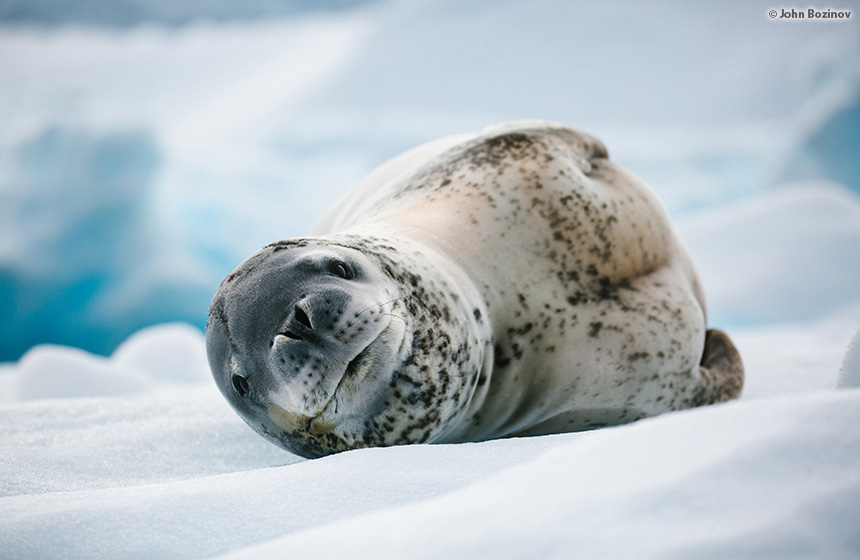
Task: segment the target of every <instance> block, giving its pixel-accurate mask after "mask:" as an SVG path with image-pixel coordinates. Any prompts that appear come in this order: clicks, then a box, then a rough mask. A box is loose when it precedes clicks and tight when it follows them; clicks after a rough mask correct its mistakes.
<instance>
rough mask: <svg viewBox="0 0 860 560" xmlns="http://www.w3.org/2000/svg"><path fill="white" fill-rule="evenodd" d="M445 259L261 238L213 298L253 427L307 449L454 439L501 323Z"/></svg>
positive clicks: (233, 396) (222, 384) (373, 246)
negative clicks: (471, 300) (468, 294)
mask: <svg viewBox="0 0 860 560" xmlns="http://www.w3.org/2000/svg"><path fill="white" fill-rule="evenodd" d="M442 268H444V267H442V266H440V265H439V264H438V263H435V262H433V261H432V260H430V259H428V258H427V257H426V255H422V254H421V253H420V252H416V251H410V250H408V249H407V248H405V247H403V246H401V247H400V248H399V249H394V247H392V246H391V245H389V242H387V241H383V240H372V239H365V238H359V237H356V236H346V235H343V236H340V238H339V240H338V241H337V242H334V241H332V240H326V239H325V238H307V239H297V240H288V241H283V242H279V243H275V244H273V245H271V246H269V247H267V248H265V249H263V250H262V251H260V252H259V253H257V254H255V255H254V256H252V257H251V258H249V259H248V260H247V261H245V262H244V263H242V264H241V265H240V266H239V267H238V268H237V269H236V270H235V271H234V272H233V273H232V274H231V275H230V276H228V277H227V278H226V279H225V280H224V282H223V283H222V284H221V286H220V288H219V289H218V292H217V293H216V294H215V298H214V299H213V301H212V307H211V309H210V312H209V321H208V324H207V328H206V350H207V354H208V357H209V366H210V368H211V369H212V374H213V376H214V377H215V382H216V383H217V385H218V388H219V389H220V390H221V392H222V393H223V394H224V396H225V397H226V398H227V400H228V401H229V402H230V404H231V405H232V406H233V408H235V409H236V411H237V412H238V413H239V415H240V416H241V417H242V418H243V419H244V420H245V421H246V422H247V423H248V424H249V425H250V426H251V427H252V428H253V429H254V430H256V431H257V432H258V433H260V434H261V435H263V436H264V437H266V438H267V439H269V440H270V441H272V442H274V443H276V444H277V445H280V446H281V447H284V448H285V449H287V450H289V451H292V452H293V453H297V454H299V455H302V456H305V457H319V456H322V455H327V454H330V453H335V452H338V451H344V450H347V449H353V448H357V447H370V446H386V445H401V444H409V443H422V442H432V441H435V440H437V439H440V438H443V437H444V435H445V434H446V433H448V432H449V431H450V429H451V428H452V426H454V425H456V423H457V422H458V421H459V419H460V418H462V417H463V416H464V415H465V412H464V411H465V410H466V405H467V403H468V402H469V400H470V398H471V395H472V394H473V392H474V390H475V387H476V384H477V383H478V380H479V374H480V371H481V367H482V364H483V357H484V348H485V347H486V346H487V342H486V340H485V339H486V337H487V333H488V332H489V325H488V323H487V322H486V320H485V318H484V316H483V315H481V314H480V313H478V312H477V311H476V310H475V309H473V308H472V306H471V305H468V304H466V298H464V297H463V296H462V293H460V292H459V290H458V288H457V286H456V285H455V284H454V283H453V282H452V281H451V278H450V277H448V276H447V274H446V273H445V272H444V271H443V270H442ZM476 333H484V334H482V335H481V336H480V337H479V336H478V334H476Z"/></svg>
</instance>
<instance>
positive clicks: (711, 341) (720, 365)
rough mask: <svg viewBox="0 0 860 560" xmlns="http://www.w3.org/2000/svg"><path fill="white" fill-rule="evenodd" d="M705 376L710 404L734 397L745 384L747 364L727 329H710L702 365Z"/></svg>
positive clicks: (705, 402)
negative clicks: (745, 364) (744, 363)
mask: <svg viewBox="0 0 860 560" xmlns="http://www.w3.org/2000/svg"><path fill="white" fill-rule="evenodd" d="M699 374H700V375H701V376H702V380H703V384H704V387H703V390H704V395H703V402H701V403H696V404H697V405H698V404H711V403H717V402H722V401H728V400H731V399H735V398H737V397H738V396H740V394H741V390H742V389H743V386H744V365H743V362H742V361H741V355H740V353H738V350H737V348H735V345H734V344H733V343H732V341H731V339H730V338H729V337H728V335H727V334H726V333H724V332H723V331H720V330H717V329H708V332H707V333H705V350H704V352H703V353H702V361H701V363H700V365H699Z"/></svg>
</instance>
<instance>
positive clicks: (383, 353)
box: [258, 324, 406, 457]
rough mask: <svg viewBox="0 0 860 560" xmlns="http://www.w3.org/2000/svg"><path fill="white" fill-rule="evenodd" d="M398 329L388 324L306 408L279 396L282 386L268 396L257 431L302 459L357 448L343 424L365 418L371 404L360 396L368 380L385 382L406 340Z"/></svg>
mask: <svg viewBox="0 0 860 560" xmlns="http://www.w3.org/2000/svg"><path fill="white" fill-rule="evenodd" d="M402 331H403V329H399V328H397V327H396V326H393V325H391V324H389V325H388V326H387V327H386V328H385V329H384V330H383V331H382V332H381V333H380V334H379V335H378V336H377V337H376V338H375V339H373V340H372V341H371V342H370V343H369V344H368V345H367V346H365V347H364V348H363V349H362V350H361V351H359V352H358V354H356V355H355V357H353V358H352V359H351V360H350V361H349V362H348V363H347V364H346V366H345V368H344V369H343V371H342V374H341V376H340V379H339V380H338V382H337V385H336V386H335V387H334V389H333V390H332V391H331V393H330V394H329V395H328V398H325V399H324V400H320V401H317V403H318V404H316V405H315V406H314V407H313V408H312V409H308V408H307V406H299V405H298V404H294V403H295V402H296V401H295V400H294V399H290V398H285V396H286V394H287V393H286V391H285V390H282V391H280V392H279V393H276V394H274V395H271V396H270V398H269V399H268V400H267V401H266V402H264V403H263V405H264V407H265V410H266V413H267V418H265V419H264V421H263V426H261V429H260V430H258V431H260V432H261V433H263V434H264V435H265V436H266V437H267V438H268V439H270V440H272V441H274V442H275V443H277V444H278V445H279V446H281V447H284V448H285V449H287V450H289V451H292V452H294V453H298V454H300V455H303V456H305V457H321V456H324V455H329V454H332V453H338V452H340V451H345V450H347V449H351V448H353V447H357V446H360V445H357V444H356V442H355V441H353V440H354V439H355V438H352V437H350V436H349V435H348V434H347V433H345V432H346V431H348V429H346V428H345V424H349V422H350V419H354V418H355V417H357V416H359V417H364V416H366V414H367V413H368V412H369V411H368V410H365V409H366V408H368V407H372V399H371V400H368V399H367V398H366V392H367V390H368V383H370V384H372V385H377V386H381V385H384V386H387V385H388V384H389V380H390V379H391V377H392V375H393V374H394V371H395V370H396V367H397V362H398V360H397V359H398V357H399V355H400V353H401V352H402V350H403V345H404V341H405V339H406V337H405V333H404V332H402ZM370 380H374V381H376V382H379V383H378V384H377V383H372V382H371V381H370ZM357 394H361V395H362V397H361V399H358V400H356V399H355V396H356V395H357ZM267 424H269V425H268V426H267Z"/></svg>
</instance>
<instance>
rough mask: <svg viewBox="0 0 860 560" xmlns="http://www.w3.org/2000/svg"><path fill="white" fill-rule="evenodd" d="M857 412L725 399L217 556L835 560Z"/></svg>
mask: <svg viewBox="0 0 860 560" xmlns="http://www.w3.org/2000/svg"><path fill="white" fill-rule="evenodd" d="M858 405H860V392H858V391H856V390H855V391H850V392H846V393H844V394H834V393H827V394H817V395H814V396H804V397H803V398H791V399H788V398H787V399H784V400H775V401H771V402H769V403H767V405H765V406H752V405H750V404H749V403H735V404H730V405H725V406H716V407H710V408H709V409H703V410H697V411H690V412H682V413H676V414H670V415H665V416H662V417H660V418H657V419H652V420H647V421H642V422H639V423H637V424H634V425H631V426H626V427H622V428H617V429H611V430H600V431H598V432H592V433H589V434H586V435H581V436H578V437H571V438H569V439H568V440H567V441H565V442H564V443H563V444H561V445H559V446H557V447H556V448H555V449H551V450H549V451H547V452H545V453H543V454H542V455H541V456H539V457H537V458H536V459H533V460H531V461H529V462H527V463H525V464H523V465H520V466H518V467H514V468H512V469H510V470H508V471H505V472H502V473H499V474H497V475H495V476H491V477H488V478H486V479H485V480H483V481H482V482H480V483H477V484H474V485H472V486H470V487H468V488H465V489H463V490H459V491H454V492H451V493H449V494H447V495H444V496H441V497H439V498H436V499H432V500H427V501H423V502H420V503H417V504H412V505H406V506H401V507H396V508H391V509H387V510H384V511H381V512H378V513H374V514H369V515H365V516H362V517H359V518H356V519H349V520H344V521H340V522H335V523H330V524H324V525H322V526H320V527H315V528H313V529H310V530H307V531H302V532H298V533H296V534H293V535H289V536H287V537H284V538H282V539H279V540H276V541H273V542H270V543H266V544H263V545H260V546H257V547H251V548H248V549H246V550H243V551H240V552H237V553H235V554H230V555H226V556H224V557H222V560H223V559H227V558H229V559H231V560H239V559H243V558H255V559H265V558H303V557H311V556H313V557H314V558H344V557H362V558H406V557H410V558H500V557H501V558H527V557H531V558H533V557H541V558H561V557H567V556H569V555H570V554H571V551H576V552H575V555H576V556H581V557H584V558H669V557H671V558H678V559H681V558H689V559H696V560H698V559H701V558H762V557H769V558H794V557H798V556H797V555H798V554H800V553H801V551H803V554H804V557H817V558H825V557H826V558H846V559H847V558H851V557H853V556H854V555H856V554H857V553H858V552H860V544H858V542H857V539H856V529H857V528H856V523H855V522H856V519H857V518H858V515H860V499H858V498H860V469H858V468H857V467H858V465H860V432H858V430H857V429H856V428H857V426H858V424H860V406H858ZM703 434H707V437H706V438H703V437H702V436H703ZM379 453H380V454H382V453H385V452H384V451H380V452H379ZM413 453H415V454H423V453H427V455H428V459H430V460H432V451H431V450H429V449H428V450H426V451H425V450H424V449H420V448H415V449H414V450H413ZM355 460H358V458H355ZM619 535H623V538H619Z"/></svg>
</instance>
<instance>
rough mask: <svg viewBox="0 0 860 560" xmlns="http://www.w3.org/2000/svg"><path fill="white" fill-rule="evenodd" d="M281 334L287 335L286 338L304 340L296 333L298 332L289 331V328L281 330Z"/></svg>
mask: <svg viewBox="0 0 860 560" xmlns="http://www.w3.org/2000/svg"><path fill="white" fill-rule="evenodd" d="M281 334H282V335H284V336H285V337H287V338H293V339H295V340H304V339H303V338H302V337H301V336H300V335H298V334H296V333H294V332H293V331H291V330H289V329H288V330H285V331H284V332H282V333H281Z"/></svg>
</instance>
